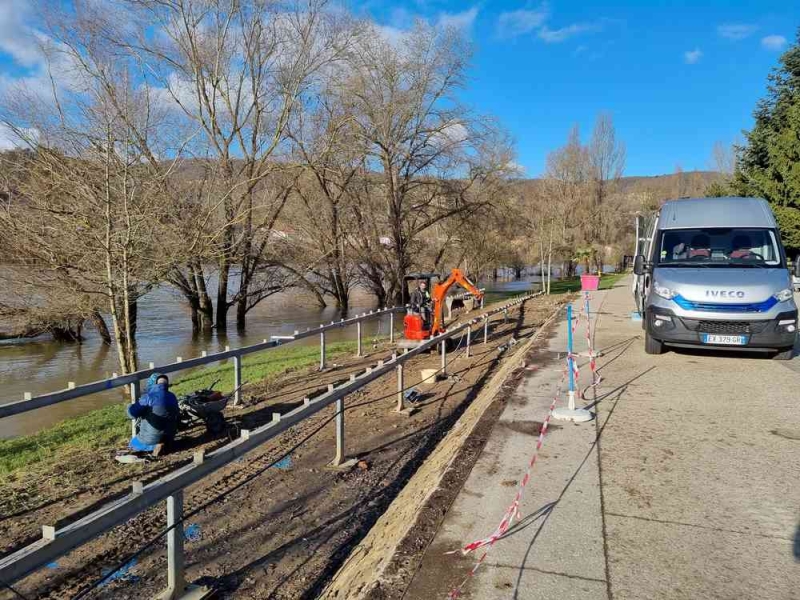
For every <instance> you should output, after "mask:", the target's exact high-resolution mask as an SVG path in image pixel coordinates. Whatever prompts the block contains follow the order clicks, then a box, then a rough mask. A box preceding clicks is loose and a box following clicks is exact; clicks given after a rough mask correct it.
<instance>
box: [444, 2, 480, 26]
mask: <svg viewBox="0 0 800 600" xmlns="http://www.w3.org/2000/svg"><path fill="white" fill-rule="evenodd" d="M477 16H478V7H477V6H473V7H472V8H470V9H469V10H465V11H464V12H460V13H440V14H439V19H438V20H437V21H436V25H437V26H439V27H443V28H454V29H462V30H464V29H470V28H471V27H472V24H473V23H474V22H475V18H476V17H477Z"/></svg>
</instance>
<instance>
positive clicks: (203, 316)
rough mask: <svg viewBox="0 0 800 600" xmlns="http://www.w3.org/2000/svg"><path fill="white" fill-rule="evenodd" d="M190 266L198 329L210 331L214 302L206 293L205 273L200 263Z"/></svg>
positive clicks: (212, 324)
mask: <svg viewBox="0 0 800 600" xmlns="http://www.w3.org/2000/svg"><path fill="white" fill-rule="evenodd" d="M190 268H191V271H192V277H194V287H195V289H196V290H197V302H198V311H199V324H200V330H201V331H211V330H212V329H213V328H214V304H213V303H212V302H211V298H210V297H209V295H208V288H207V287H206V278H205V273H204V272H203V267H202V266H201V265H200V263H195V264H193V265H191V267H190Z"/></svg>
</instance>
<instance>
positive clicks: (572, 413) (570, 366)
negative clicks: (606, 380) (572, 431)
mask: <svg viewBox="0 0 800 600" xmlns="http://www.w3.org/2000/svg"><path fill="white" fill-rule="evenodd" d="M574 361H575V358H574V354H573V347H572V305H571V304H570V305H568V306H567V371H569V392H568V395H569V403H568V406H567V408H563V407H559V408H556V409H555V410H554V411H553V418H554V419H560V420H562V421H574V422H576V423H582V422H584V421H589V420H591V419H592V413H591V412H589V411H588V410H586V409H585V408H575V370H574V367H575V364H574Z"/></svg>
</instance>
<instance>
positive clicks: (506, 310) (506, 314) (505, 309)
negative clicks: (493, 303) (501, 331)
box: [503, 308, 508, 323]
mask: <svg viewBox="0 0 800 600" xmlns="http://www.w3.org/2000/svg"><path fill="white" fill-rule="evenodd" d="M503 323H508V309H507V308H504V309H503Z"/></svg>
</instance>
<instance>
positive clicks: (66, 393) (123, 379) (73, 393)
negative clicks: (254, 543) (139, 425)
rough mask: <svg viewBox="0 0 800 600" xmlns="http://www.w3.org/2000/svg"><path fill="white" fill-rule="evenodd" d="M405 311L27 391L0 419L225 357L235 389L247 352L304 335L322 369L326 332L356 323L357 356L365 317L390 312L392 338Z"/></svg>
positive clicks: (135, 386) (0, 410)
mask: <svg viewBox="0 0 800 600" xmlns="http://www.w3.org/2000/svg"><path fill="white" fill-rule="evenodd" d="M404 310H405V307H402V306H401V307H391V308H384V309H381V310H375V311H369V312H368V313H364V314H362V315H357V316H355V317H351V318H349V319H342V320H340V321H331V323H330V324H329V325H320V326H319V327H316V328H313V329H308V330H306V331H303V332H301V331H295V332H294V334H293V335H288V336H272V337H271V339H270V340H264V341H263V342H261V343H260V344H253V345H250V346H243V347H241V348H235V349H233V350H231V349H230V348H228V347H227V346H226V347H225V350H224V351H222V352H215V353H214V354H207V353H206V352H203V354H202V356H198V357H196V358H191V359H188V360H182V359H180V358H179V359H178V360H177V361H176V362H174V363H169V364H166V365H162V366H159V367H155V366H154V365H153V364H152V363H150V367H149V368H147V369H142V370H140V371H136V372H134V373H130V374H129V375H121V376H118V377H110V378H108V379H102V380H100V381H95V382H93V383H87V384H83V385H74V384H73V383H71V382H70V383H69V384H68V387H67V388H66V389H63V390H59V391H56V392H51V393H49V394H42V395H40V396H35V397H33V396H31V394H29V393H27V392H26V393H25V396H24V398H23V399H22V400H17V401H11V402H8V403H6V404H0V419H2V418H3V417H10V416H12V415H18V414H20V413H24V412H28V411H31V410H36V409H37V408H44V407H45V406H52V405H53V404H58V403H60V402H66V401H67V400H73V399H75V398H80V397H82V396H88V395H90V394H96V393H98V392H105V391H107V390H112V389H115V388H119V387H124V386H126V385H128V386H131V395H132V397H138V395H139V383H140V382H141V381H145V380H147V378H148V377H150V375H152V374H153V373H174V372H176V371H183V370H185V369H193V368H195V367H201V366H203V365H207V364H210V363H214V362H221V361H224V360H228V359H230V358H232V359H234V379H235V382H234V386H233V387H234V389H236V390H238V388H239V387H240V385H241V357H242V356H245V355H247V354H253V353H254V352H263V351H264V350H269V349H271V348H275V347H277V346H279V345H281V344H285V343H288V342H292V341H295V340H299V339H303V338H308V337H312V336H315V335H319V336H321V341H322V342H323V343H322V354H321V358H320V367H321V368H325V355H324V351H325V350H324V338H325V332H327V331H331V330H333V329H341V328H344V327H349V326H351V325H354V324H355V325H356V326H357V327H358V352H357V354H358V356H361V323H362V322H363V321H365V320H367V319H373V318H375V317H382V316H385V315H387V314H388V315H390V320H391V322H390V324H389V340H390V341H394V315H395V313H397V312H401V311H404ZM239 399H240V398H239V392H238V391H237V392H236V397H235V398H234V404H237V403H238V401H239Z"/></svg>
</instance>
